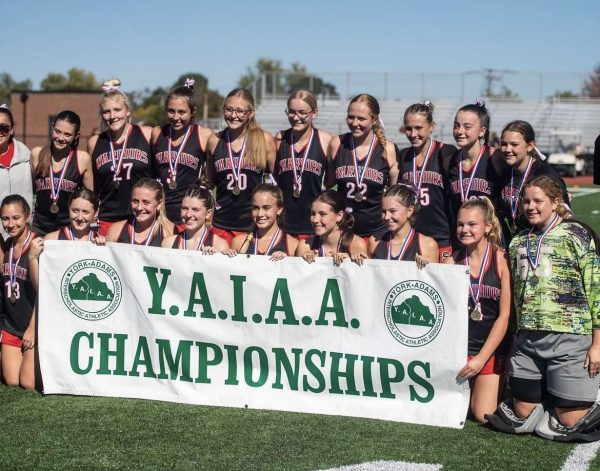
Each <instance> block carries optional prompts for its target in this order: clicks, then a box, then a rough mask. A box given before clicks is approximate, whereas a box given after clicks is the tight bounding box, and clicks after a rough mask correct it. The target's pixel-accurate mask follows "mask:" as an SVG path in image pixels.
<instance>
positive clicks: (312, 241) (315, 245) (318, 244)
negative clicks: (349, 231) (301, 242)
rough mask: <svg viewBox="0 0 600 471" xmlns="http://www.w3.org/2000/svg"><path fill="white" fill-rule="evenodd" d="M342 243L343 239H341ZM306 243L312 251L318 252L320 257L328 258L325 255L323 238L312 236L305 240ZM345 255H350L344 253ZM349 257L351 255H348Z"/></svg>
mask: <svg viewBox="0 0 600 471" xmlns="http://www.w3.org/2000/svg"><path fill="white" fill-rule="evenodd" d="M342 236H343V235H342ZM340 241H341V239H340ZM305 242H306V244H307V245H308V246H309V247H310V249H311V250H316V251H317V255H318V256H319V257H325V256H326V255H325V254H323V241H322V240H321V237H319V236H317V235H312V236H310V237H308V238H307V239H306V240H305ZM338 248H339V243H338ZM344 253H348V251H344ZM348 255H350V254H348Z"/></svg>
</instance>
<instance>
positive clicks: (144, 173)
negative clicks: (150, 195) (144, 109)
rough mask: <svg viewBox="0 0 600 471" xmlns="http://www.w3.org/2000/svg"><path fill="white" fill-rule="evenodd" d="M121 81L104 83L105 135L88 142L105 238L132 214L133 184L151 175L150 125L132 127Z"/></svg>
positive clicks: (102, 113)
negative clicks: (115, 224)
mask: <svg viewBox="0 0 600 471" xmlns="http://www.w3.org/2000/svg"><path fill="white" fill-rule="evenodd" d="M120 85H121V82H120V81H119V80H109V81H107V82H105V83H104V85H103V87H102V88H103V90H104V94H103V95H102V97H101V98H100V116H101V119H102V123H101V126H102V130H103V132H102V133H101V134H100V135H99V136H92V137H91V138H90V140H89V141H88V152H89V153H90V154H91V156H92V168H93V171H94V183H95V191H96V194H97V195H98V198H100V212H99V214H98V217H99V219H100V221H99V222H100V234H102V235H106V234H107V233H108V228H109V227H110V226H111V224H113V223H114V222H116V221H121V220H123V219H127V218H128V217H129V216H130V215H131V207H130V206H129V200H130V198H131V191H132V189H133V185H134V184H135V182H137V181H138V180H139V179H140V178H144V177H150V176H152V170H151V168H152V167H151V162H150V158H151V155H152V152H151V150H150V137H151V134H152V128H151V127H150V126H137V125H135V124H130V123H129V121H130V116H131V105H130V103H129V98H128V97H127V95H126V94H125V93H123V92H122V91H121V90H119V86H120Z"/></svg>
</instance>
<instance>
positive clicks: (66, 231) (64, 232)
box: [58, 226, 98, 240]
mask: <svg viewBox="0 0 600 471" xmlns="http://www.w3.org/2000/svg"><path fill="white" fill-rule="evenodd" d="M97 235H98V233H97V232H94V231H90V233H89V235H88V239H87V240H92V239H93V238H95V237H96V236H97ZM73 237H74V236H73V234H72V233H71V226H65V227H62V228H61V229H60V231H59V232H58V240H73ZM84 240H85V239H84Z"/></svg>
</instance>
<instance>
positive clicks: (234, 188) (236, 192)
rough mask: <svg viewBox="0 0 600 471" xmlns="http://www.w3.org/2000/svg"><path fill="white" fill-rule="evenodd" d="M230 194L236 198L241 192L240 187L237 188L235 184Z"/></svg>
mask: <svg viewBox="0 0 600 471" xmlns="http://www.w3.org/2000/svg"><path fill="white" fill-rule="evenodd" d="M231 192H232V193H233V194H234V195H235V196H238V195H239V194H240V193H241V192H242V190H241V189H240V187H239V186H238V185H237V183H236V185H235V186H234V187H233V190H231Z"/></svg>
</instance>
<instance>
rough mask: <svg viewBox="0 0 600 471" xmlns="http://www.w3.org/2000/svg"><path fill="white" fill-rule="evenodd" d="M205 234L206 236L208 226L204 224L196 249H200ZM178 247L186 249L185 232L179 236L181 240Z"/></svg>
mask: <svg viewBox="0 0 600 471" xmlns="http://www.w3.org/2000/svg"><path fill="white" fill-rule="evenodd" d="M206 236H208V228H207V227H206V226H205V227H204V231H202V235H201V236H200V240H199V241H198V245H197V246H196V251H198V250H200V248H201V247H202V245H204V241H205V240H206ZM182 246H183V247H182ZM179 248H180V249H181V248H183V250H187V232H184V233H183V235H182V236H181V242H179Z"/></svg>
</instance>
